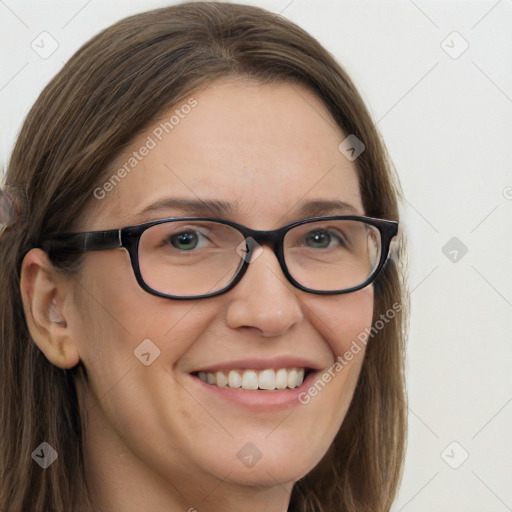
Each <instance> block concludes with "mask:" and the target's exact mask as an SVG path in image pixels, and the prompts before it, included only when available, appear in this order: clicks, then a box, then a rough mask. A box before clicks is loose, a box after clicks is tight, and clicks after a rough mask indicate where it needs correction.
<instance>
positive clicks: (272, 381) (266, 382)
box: [258, 370, 276, 389]
mask: <svg viewBox="0 0 512 512" xmlns="http://www.w3.org/2000/svg"><path fill="white" fill-rule="evenodd" d="M258 387H259V388H260V389H275V388H276V372H275V371H274V370H263V371H262V372H261V373H260V375H259V377H258Z"/></svg>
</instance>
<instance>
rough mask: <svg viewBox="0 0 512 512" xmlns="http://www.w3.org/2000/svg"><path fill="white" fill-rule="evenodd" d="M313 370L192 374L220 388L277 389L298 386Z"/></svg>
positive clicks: (296, 369)
mask: <svg viewBox="0 0 512 512" xmlns="http://www.w3.org/2000/svg"><path fill="white" fill-rule="evenodd" d="M312 371H313V370H310V369H308V368H280V369H278V370H274V369H271V368H270V369H265V370H229V371H216V372H194V373H193V374H192V375H194V376H195V377H198V378H199V379H201V380H202V381H203V382H205V383H207V384H210V385H212V386H217V387H220V388H224V387H228V388H233V389H245V390H248V391H258V390H267V391H278V390H282V389H295V388H298V387H299V386H300V385H301V384H302V383H303V382H304V378H305V377H307V375H308V374H309V373H311V372H312Z"/></svg>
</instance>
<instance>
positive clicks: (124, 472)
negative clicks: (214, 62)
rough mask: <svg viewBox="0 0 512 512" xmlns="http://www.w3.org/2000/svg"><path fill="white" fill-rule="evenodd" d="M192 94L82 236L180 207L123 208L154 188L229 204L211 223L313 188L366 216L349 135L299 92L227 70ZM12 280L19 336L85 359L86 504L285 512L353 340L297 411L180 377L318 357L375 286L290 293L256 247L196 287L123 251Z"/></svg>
mask: <svg viewBox="0 0 512 512" xmlns="http://www.w3.org/2000/svg"><path fill="white" fill-rule="evenodd" d="M193 97H194V98H195V99H196V100H197V106H196V107H195V108H194V109H193V110H192V111H191V113H190V114H188V115H187V116H186V117H185V118H184V119H180V122H179V125H177V126H175V128H174V129H173V130H172V132H171V133H169V134H168V135H166V136H165V137H164V138H163V140H162V141H161V142H159V144H158V145H157V147H156V148H154V149H152V150H151V151H150V152H149V154H148V155H147V156H146V157H144V159H143V160H142V161H141V162H140V163H139V164H138V166H137V167H136V169H134V170H133V171H132V172H131V173H130V174H128V175H127V176H126V178H124V179H123V181H122V182H121V183H120V184H119V185H117V187H115V189H114V190H113V191H112V192H111V193H110V194H108V196H107V197H106V198H105V199H103V200H102V201H97V200H96V199H92V200H91V208H90V210H89V212H88V214H87V215H85V216H84V217H83V219H82V221H81V225H80V226H79V228H80V230H82V231H89V230H100V229H113V228H120V227H124V226H128V225H134V224H138V223H141V222H144V221H146V220H152V219H158V218H165V217H170V216H175V215H176V216H179V215H180V212H179V211H171V210H168V209H163V210H158V211H152V212H151V213H149V214H147V215H145V216H140V215H138V212H140V211H142V210H143V209H144V208H146V207H147V206H148V205H150V204H152V203H154V202H156V201H158V200H160V199H163V198H165V197H169V196H172V197H181V198H190V199H197V198H201V199H222V200H225V201H230V202H233V203H234V202H236V203H237V204H238V206H239V208H238V210H236V211H234V212H232V213H226V214H225V215H224V218H226V219H229V220H233V221H235V222H238V223H241V224H244V225H246V226H249V227H251V228H254V229H275V228H277V227H280V226H282V225H284V224H286V223H288V222H291V221H294V220H297V219H299V218H302V216H300V215H299V214H298V213H297V212H298V207H299V206H300V205H301V204H303V203H306V202H308V201H311V200H313V199H315V200H316V199H341V200H342V201H344V202H346V203H349V204H351V205H352V206H353V208H354V209H355V211H356V212H357V213H358V214H360V215H364V209H363V206H362V201H361V195H360V191H359V186H358V181H357V172H356V168H355V165H354V163H353V162H350V161H349V160H347V159H346V158H345V157H344V156H343V155H342V154H341V153H340V152H339V151H338V145H339V144H340V142H341V141H342V140H343V139H344V138H345V136H346V135H345V134H343V133H342V132H341V130H340V129H339V128H338V127H337V125H336V123H335V122H334V120H333V119H332V117H331V115H330V114H329V112H328V111H327V109H326V108H325V106H324V105H323V103H322V102H321V101H320V100H319V99H318V98H317V97H316V96H315V95H314V94H313V93H312V92H310V91H308V90H307V89H305V88H303V87H301V86H297V85H290V84H277V85H276V84H273V85H262V84H257V83H252V82H248V81H247V80H241V79H238V80H237V79H229V80H221V81H218V82H215V83H214V84H211V85H210V86H208V87H207V88H206V89H204V90H203V91H201V92H197V93H196V94H194V95H193ZM184 103H185V102H184ZM178 107H179V106H178ZM164 117H167V118H168V117H169V116H168V115H166V116H164ZM158 124H159V123H158V122H157V123H155V125H154V126H153V127H151V128H150V129H149V130H148V131H147V132H145V133H143V134H141V135H140V136H139V137H137V138H136V139H135V140H133V142H132V144H131V145H130V146H129V147H128V148H127V149H126V152H125V153H123V155H121V156H120V157H119V159H118V160H117V162H116V165H122V164H123V163H124V162H126V160H127V158H128V157H129V156H130V155H131V154H132V152H133V151H137V150H138V149H139V148H140V147H141V146H142V145H143V144H144V141H145V140H146V138H147V136H148V135H150V134H151V132H152V130H153V129H154V128H155V127H157V126H158ZM114 169H117V167H114ZM91 196H92V194H91ZM93 211H94V215H92V214H91V213H92V212H93ZM327 214H329V213H326V215H327ZM211 216H213V215H211ZM21 289H22V295H23V301H24V307H25V314H26V317H27V322H28V325H29V329H30V332H31V334H32V336H33V339H34V341H35V343H36V344H37V345H38V347H39V348H40V349H41V350H42V351H43V353H44V354H45V355H46V357H47V358H48V360H49V361H50V362H52V363H53V364H55V365H57V366H59V367H62V368H71V367H73V366H74V365H76V364H77V363H78V361H79V360H81V361H82V362H83V364H84V365H85V368H86V370H87V374H88V380H89V382H88V384H85V383H80V384H79V386H78V393H79V399H80V404H81V409H82V412H84V411H86V412H87V416H86V417H84V420H83V421H84V426H85V430H86V440H85V450H84V453H85V457H86V460H85V462H86V471H87V477H88V483H89V485H90V486H91V487H92V489H93V490H94V496H95V503H96V505H97V510H123V511H125V512H135V511H138V510H151V511H152V512H164V511H165V512H168V510H183V511H190V512H192V511H193V510H197V511H198V512H213V511H217V512H218V511H233V510H244V511H246V512H251V511H259V512H261V511H272V512H278V511H279V512H283V511H285V510H286V508H287V505H288V502H289V496H290V493H291V490H292V486H293V483H294V482H296V481H297V480H298V479H300V478H301V477H303V476H304V475H305V474H307V473H308V472H309V471H311V469H312V468H313V467H314V466H315V465H316V464H317V463H318V462H319V461H320V460H321V458H322V456H323V455H324V454H325V452H326V451H327V449H328V448H329V446H330V444H331V442H332V440H333V439H334V436H335V435H336V433H337V431H338V430H339V428H340V425H341V423H342V421H343V418H344V416H345V414H346V411H347V408H348V405H349V403H350V400H351V398H352V395H353V391H354V387H355V384H356V382H357V378H358V376H359V372H360V368H361V364H362V360H363V357H362V356H363V354H364V349H363V350H361V352H360V353H359V354H358V355H357V356H355V357H354V359H353V360H352V361H351V362H350V363H349V364H348V365H347V366H345V367H344V368H343V371H341V372H339V373H338V374H337V375H336V377H335V378H334V379H333V380H332V381H331V382H330V383H329V384H328V385H327V386H326V387H325V388H324V389H323V390H322V391H321V392H320V393H319V394H318V395H317V396H316V397H314V398H313V399H312V400H311V402H310V403H309V404H308V405H301V404H299V405H294V406H293V407H291V408H288V409H286V410H283V409H279V410H275V411H268V412H263V413H258V414H249V413H248V412H247V410H246V409H244V408H241V407H240V406H239V405H237V404H234V403H231V402H228V401H226V400H222V399H220V398H219V399H216V398H212V397H211V395H210V394H207V393H205V392H204V391H203V389H202V388H200V387H199V386H198V385H197V383H196V382H193V378H192V377H191V376H190V375H189V373H190V372H191V371H193V370H196V369H198V368H201V367H206V366H208V365H212V364H214V363H220V362H224V361H229V360H234V359H242V358H247V357H254V358H263V357H265V358H274V357H277V356H287V355H289V356H295V355H297V354H299V355H300V356H302V357H304V358H307V359H309V360H311V361H314V362H315V363H316V364H318V366H319V367H321V368H324V369H327V368H329V367H330V366H331V365H332V364H333V363H334V361H335V359H336V357H337V356H338V355H341V354H343V353H344V352H345V351H346V350H348V349H349V347H350V345H351V343H352V341H353V340H355V339H356V338H357V335H358V334H359V333H360V332H361V331H363V330H364V329H365V328H366V327H368V328H369V327H370V326H371V321H372V312H373V288H372V286H368V287H366V288H365V289H363V290H360V291H358V292H353V293H350V294H344V295H332V296H321V295H314V294H310V293H306V292H303V291H301V290H298V289H296V288H294V287H293V286H292V285H291V284H290V283H289V282H288V281H287V280H286V278H285V276H284V274H283V273H282V271H281V269H280V267H279V264H278V261H277V258H276V257H275V255H274V253H273V252H272V251H271V249H270V248H269V247H264V248H263V252H262V253H261V254H260V255H259V256H258V258H256V259H255V260H254V261H253V262H252V263H251V264H250V265H249V269H248V270H247V273H246V275H245V276H244V278H243V279H242V280H241V282H240V283H238V285H237V286H235V288H233V289H232V290H230V291H229V292H227V293H225V294H223V295H220V296H217V297H212V298H209V299H201V300H191V301H176V300H168V299H163V298H159V297H155V296H152V295H150V294H148V293H146V292H145V291H144V290H142V289H141V288H140V287H139V286H138V284H137V282H136V280H135V277H134V274H133V271H132V269H131V266H130V262H129V258H128V254H127V253H126V251H124V250H123V249H114V250H108V251H97V252H90V253H88V254H87V255H86V257H85V263H84V266H83V269H82V271H81V272H80V274H79V276H78V277H77V276H75V277H73V278H70V277H65V276H63V275H59V274H57V273H55V272H54V271H52V269H51V266H50V265H49V263H48V260H47V258H46V255H45V254H44V253H43V252H42V251H41V250H39V249H33V250H32V251H30V252H29V253H28V254H27V256H26V257H25V259H24V262H23V267H22V279H21ZM50 312H51V313H50ZM144 339H150V340H152V342H153V343H154V344H155V345H156V346H158V347H159V349H160V356H159V357H158V358H157V359H156V360H155V361H154V362H153V363H152V364H151V365H149V366H144V365H143V364H141V362H140V361H139V360H138V359H137V358H136V357H135V356H134V353H133V352H134V350H135V349H136V347H137V346H138V345H139V344H140V343H141V341H142V340H144ZM247 442H250V443H252V444H254V445H255V446H256V447H257V448H258V450H259V451H260V452H261V454H262V457H261V459H260V460H259V461H258V463H257V464H256V465H254V466H253V467H246V466H245V465H244V464H242V463H241V461H240V460H239V459H238V457H237V452H238V451H239V450H240V449H241V448H242V447H243V446H244V445H245V444H246V443H247Z"/></svg>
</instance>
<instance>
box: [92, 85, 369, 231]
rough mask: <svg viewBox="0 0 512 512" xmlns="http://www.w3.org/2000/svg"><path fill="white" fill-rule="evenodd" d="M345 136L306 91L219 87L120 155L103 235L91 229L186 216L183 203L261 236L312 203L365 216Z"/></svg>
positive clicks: (166, 117) (103, 211)
mask: <svg viewBox="0 0 512 512" xmlns="http://www.w3.org/2000/svg"><path fill="white" fill-rule="evenodd" d="M345 137H346V135H345V134H343V132H342V131H341V130H340V128H339V127H338V126H337V124H336V123H335V121H334V119H333V118H332V116H331V115H330V113H329V111H328V110H327V108H326V107H325V105H324V104H323V103H322V101H321V100H320V99H319V98H318V97H317V96H315V95H314V94H313V93H312V92H310V91H309V90H308V89H306V88H305V87H303V86H299V85H296V84H284V83H280V84H260V83H255V82H248V81H247V80H235V79H230V80H223V81H218V82H215V83H213V84H211V85H210V86H208V87H207V88H206V89H204V90H202V91H200V92H197V93H195V94H191V95H190V96H189V97H187V98H185V99H184V100H183V101H182V102H181V103H179V104H177V105H175V106H174V107H173V108H172V109H171V110H170V111H168V112H165V113H163V115H162V116H161V118H160V119H159V120H158V121H156V122H154V123H153V124H152V125H151V126H150V127H149V128H148V129H147V130H145V131H144V132H143V133H142V134H140V135H138V136H137V137H136V138H135V139H134V140H133V141H132V142H131V144H130V145H129V146H128V147H127V148H126V150H125V151H123V153H122V154H121V155H119V157H118V158H117V160H116V162H115V164H114V165H113V166H112V169H111V173H110V174H108V175H107V177H106V181H110V182H111V183H112V186H111V187H108V186H107V189H108V192H107V193H106V194H105V197H104V199H102V200H101V204H100V205H99V206H100V215H98V217H97V220H96V221H95V222H96V223H97V226H90V225H89V226H88V229H95V228H96V227H98V228H108V227H119V223H124V225H128V224H130V223H138V222H144V221H146V220H150V219H151V218H159V217H165V216H173V215H180V211H179V210H178V209H176V208H175V207H176V206H177V203H176V201H175V199H178V200H179V199H180V198H181V199H184V200H188V202H189V203H190V202H191V201H195V202H197V203H202V202H206V201H219V202H222V203H224V204H226V203H228V205H227V207H226V208H224V210H222V211H219V210H213V209H212V210H211V215H208V216H219V215H221V214H222V216H223V217H225V218H231V219H232V220H235V221H238V222H242V223H246V224H248V225H250V226H251V227H253V228H255V229H267V228H269V227H275V225H276V223H277V224H284V223H286V222H288V221H292V220H295V219H296V218H298V215H299V210H300V209H301V208H302V207H303V206H304V204H305V203H308V202H315V201H321V200H324V201H325V200H337V201H340V202H343V203H345V204H347V205H351V206H352V207H353V210H354V212H348V211H347V213H359V214H364V211H363V208H362V202H361V197H360V192H359V185H358V179H357V169H356V167H355V165H354V162H351V161H349V160H348V159H346V158H345V157H344V156H343V154H342V153H341V152H340V151H339V150H338V146H339V144H340V143H341V141H342V140H343V139H344V138H345ZM121 169H124V172H122V171H121ZM119 174H121V175H122V178H121V179H117V178H116V179H114V180H112V179H110V180H109V178H111V177H112V176H114V175H119ZM118 177H119V176H118ZM169 198H171V199H172V200H173V201H167V199H169ZM155 203H157V204H158V205H160V207H159V208H156V207H155V208H152V207H151V205H154V204H155ZM166 205H167V206H166ZM172 205H174V206H172ZM229 205H231V207H229ZM171 206H172V207H171ZM173 208H174V209H173ZM143 211H144V213H141V212H143ZM304 211H305V210H304ZM311 211H312V210H311ZM183 213H184V212H183ZM199 213H201V215H204V213H205V212H199V211H198V214H199ZM214 213H215V215H214ZM187 214H193V210H190V209H189V210H188V211H187Z"/></svg>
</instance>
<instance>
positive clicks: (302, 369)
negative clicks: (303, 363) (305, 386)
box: [297, 368, 304, 387]
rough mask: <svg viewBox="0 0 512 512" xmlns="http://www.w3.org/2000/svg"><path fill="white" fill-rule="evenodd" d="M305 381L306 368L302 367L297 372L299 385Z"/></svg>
mask: <svg viewBox="0 0 512 512" xmlns="http://www.w3.org/2000/svg"><path fill="white" fill-rule="evenodd" d="M303 382H304V368H301V369H300V370H299V371H298V372H297V387H298V386H300V385H301V384H302V383H303Z"/></svg>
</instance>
